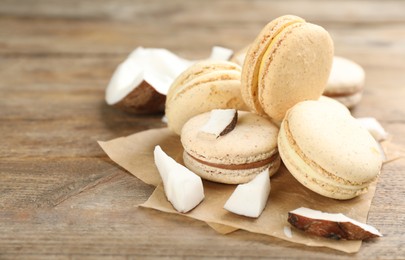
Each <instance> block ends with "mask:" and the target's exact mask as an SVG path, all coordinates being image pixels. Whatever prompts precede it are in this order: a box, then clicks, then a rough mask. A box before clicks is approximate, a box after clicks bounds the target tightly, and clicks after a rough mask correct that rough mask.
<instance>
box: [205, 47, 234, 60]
mask: <svg viewBox="0 0 405 260" xmlns="http://www.w3.org/2000/svg"><path fill="white" fill-rule="evenodd" d="M232 55H233V51H232V50H231V49H227V48H224V47H220V46H214V47H212V51H211V55H210V57H209V58H208V59H210V60H229V59H230V58H231V57H232Z"/></svg>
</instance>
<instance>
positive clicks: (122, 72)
mask: <svg viewBox="0 0 405 260" xmlns="http://www.w3.org/2000/svg"><path fill="white" fill-rule="evenodd" d="M229 52H231V50H229V49H226V48H222V47H217V46H214V47H213V49H212V54H211V56H210V58H215V59H226V60H227V59H229V56H230V55H232V54H230V53H229ZM194 62H195V61H190V60H187V59H183V58H180V57H178V56H177V55H175V54H174V53H172V52H170V51H168V50H166V49H158V48H143V47H138V48H136V49H135V50H134V51H133V52H132V53H130V55H129V56H128V57H127V58H126V59H125V60H124V61H123V62H122V63H121V64H119V65H118V67H117V68H116V70H115V71H114V73H113V75H112V77H111V79H110V82H109V84H108V86H107V89H106V95H105V100H106V102H107V104H108V105H112V106H115V107H118V108H121V109H123V110H125V111H127V112H132V113H137V114H144V113H156V112H163V111H164V106H165V101H166V94H167V92H168V90H169V87H170V85H171V84H172V82H173V81H174V79H175V78H176V77H177V76H178V75H180V74H181V73H182V72H183V71H184V70H185V69H187V68H188V67H189V66H191V65H192V64H193V63H194Z"/></svg>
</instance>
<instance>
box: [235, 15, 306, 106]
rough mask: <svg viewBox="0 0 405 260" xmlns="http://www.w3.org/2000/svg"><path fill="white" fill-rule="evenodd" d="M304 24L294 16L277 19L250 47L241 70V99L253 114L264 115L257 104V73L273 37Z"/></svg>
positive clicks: (268, 25)
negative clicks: (296, 25) (291, 26)
mask: <svg viewBox="0 0 405 260" xmlns="http://www.w3.org/2000/svg"><path fill="white" fill-rule="evenodd" d="M297 22H305V20H303V19H302V18H300V17H298V16H294V15H285V16H281V17H278V18H276V19H274V20H272V21H271V22H270V23H268V24H267V25H266V26H265V27H264V28H263V29H262V30H261V32H260V33H259V35H258V36H257V37H256V38H255V40H254V41H253V43H252V44H251V45H250V47H249V49H248V51H247V53H246V57H245V60H244V63H243V68H242V97H243V99H244V101H245V103H246V104H247V105H248V106H249V107H250V108H251V109H252V110H253V111H255V112H257V113H260V114H264V110H263V109H262V108H261V105H260V104H259V103H258V100H257V95H258V89H257V85H258V72H259V70H260V65H261V61H262V57H263V55H264V53H265V52H266V50H267V48H268V46H269V45H270V43H271V42H272V40H273V39H274V37H275V36H276V35H277V34H278V32H279V31H281V30H282V29H283V28H284V27H286V26H287V25H289V24H292V23H297Z"/></svg>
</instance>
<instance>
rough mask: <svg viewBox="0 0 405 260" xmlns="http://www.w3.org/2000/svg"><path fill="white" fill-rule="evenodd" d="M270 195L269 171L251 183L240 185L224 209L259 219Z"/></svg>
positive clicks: (259, 175)
mask: <svg viewBox="0 0 405 260" xmlns="http://www.w3.org/2000/svg"><path fill="white" fill-rule="evenodd" d="M269 194H270V176H269V169H266V170H264V171H262V172H261V173H259V174H258V175H257V176H256V177H255V178H254V179H252V180H251V181H250V182H247V183H244V184H239V185H238V186H237V187H236V189H235V191H234V192H233V193H232V195H231V196H230V197H229V199H228V200H227V201H226V203H225V205H224V209H226V210H228V211H230V212H233V213H235V214H238V215H242V216H246V217H251V218H257V217H259V216H260V214H261V213H262V211H263V209H264V207H265V206H266V204H267V199H268V197H269Z"/></svg>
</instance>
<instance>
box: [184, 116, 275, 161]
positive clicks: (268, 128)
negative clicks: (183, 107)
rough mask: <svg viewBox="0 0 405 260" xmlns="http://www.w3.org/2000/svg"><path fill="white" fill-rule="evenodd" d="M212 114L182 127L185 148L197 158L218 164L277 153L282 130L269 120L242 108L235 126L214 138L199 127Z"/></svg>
mask: <svg viewBox="0 0 405 260" xmlns="http://www.w3.org/2000/svg"><path fill="white" fill-rule="evenodd" d="M209 116H210V113H204V114H200V115H198V116H195V117H193V118H191V119H190V120H189V121H188V122H187V123H186V124H185V125H184V127H183V130H182V132H181V142H182V144H183V147H184V149H185V150H186V151H187V152H188V153H190V154H191V155H192V156H194V157H195V158H197V159H201V160H204V161H208V162H211V163H217V164H242V163H251V162H256V161H260V160H264V159H266V158H269V157H270V156H271V155H273V154H275V153H277V134H278V131H279V129H278V128H277V127H276V126H275V125H274V124H273V123H271V122H270V121H269V120H268V119H266V118H264V117H261V116H259V115H256V114H253V113H250V112H245V111H239V112H238V122H237V124H236V127H235V128H234V129H233V130H232V131H231V132H229V133H228V134H226V135H224V136H221V137H219V138H211V137H210V136H207V135H205V134H204V133H202V132H200V131H199V129H201V127H202V126H203V125H204V124H205V123H206V122H207V121H208V120H209Z"/></svg>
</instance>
